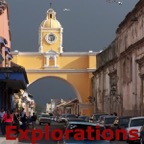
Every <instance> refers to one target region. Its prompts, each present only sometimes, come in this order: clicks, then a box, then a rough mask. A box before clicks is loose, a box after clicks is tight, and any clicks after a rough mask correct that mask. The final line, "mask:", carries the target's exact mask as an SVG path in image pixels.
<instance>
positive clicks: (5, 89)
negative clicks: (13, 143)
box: [0, 0, 28, 109]
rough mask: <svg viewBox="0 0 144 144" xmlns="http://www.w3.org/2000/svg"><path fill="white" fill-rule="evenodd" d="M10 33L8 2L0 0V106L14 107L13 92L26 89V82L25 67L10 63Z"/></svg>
mask: <svg viewBox="0 0 144 144" xmlns="http://www.w3.org/2000/svg"><path fill="white" fill-rule="evenodd" d="M10 51H11V35H10V30H9V13H8V4H7V3H6V2H5V0H1V1H0V108H1V107H4V108H5V109H12V108H14V107H13V106H14V104H13V98H14V97H13V94H14V93H17V92H18V91H19V90H20V89H26V88H27V84H28V79H27V75H26V72H25V69H24V68H23V67H21V66H19V65H16V64H15V63H11V60H12V58H13V57H12V55H11V53H10Z"/></svg>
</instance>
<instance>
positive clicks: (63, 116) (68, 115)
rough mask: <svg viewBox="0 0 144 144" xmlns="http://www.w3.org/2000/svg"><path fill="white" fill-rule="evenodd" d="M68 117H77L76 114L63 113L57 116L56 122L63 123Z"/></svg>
mask: <svg viewBox="0 0 144 144" xmlns="http://www.w3.org/2000/svg"><path fill="white" fill-rule="evenodd" d="M69 118H77V116H76V115H74V114H63V115H62V116H61V117H59V119H58V122H60V123H61V122H64V123H65V122H66V121H67V119H69Z"/></svg>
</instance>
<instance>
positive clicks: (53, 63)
mask: <svg viewBox="0 0 144 144" xmlns="http://www.w3.org/2000/svg"><path fill="white" fill-rule="evenodd" d="M54 65H55V59H54V57H53V56H51V57H50V58H49V66H54Z"/></svg>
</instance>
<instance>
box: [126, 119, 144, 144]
mask: <svg viewBox="0 0 144 144" xmlns="http://www.w3.org/2000/svg"><path fill="white" fill-rule="evenodd" d="M143 125H144V117H133V118H130V120H129V123H128V127H127V129H126V130H127V136H128V137H127V142H128V143H129V144H131V143H133V142H134V140H133V141H131V140H130V138H133V136H132V135H130V133H129V132H130V130H134V129H135V130H138V133H137V135H138V139H137V140H135V141H140V130H141V128H142V126H143Z"/></svg>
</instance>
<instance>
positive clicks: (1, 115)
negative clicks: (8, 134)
mask: <svg viewBox="0 0 144 144" xmlns="http://www.w3.org/2000/svg"><path fill="white" fill-rule="evenodd" d="M4 114H5V111H4V108H1V111H0V129H1V132H2V135H4V134H5V124H4V122H3V121H2V118H3V116H4Z"/></svg>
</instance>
